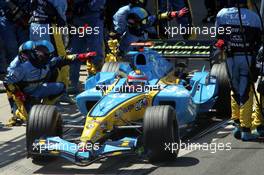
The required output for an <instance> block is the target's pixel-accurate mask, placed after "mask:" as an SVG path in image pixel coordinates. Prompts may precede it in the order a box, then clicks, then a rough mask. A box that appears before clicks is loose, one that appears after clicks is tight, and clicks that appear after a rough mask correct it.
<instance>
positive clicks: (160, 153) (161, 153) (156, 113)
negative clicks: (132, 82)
mask: <svg viewBox="0 0 264 175" xmlns="http://www.w3.org/2000/svg"><path fill="white" fill-rule="evenodd" d="M172 144H174V148H175V146H176V149H175V150H174V151H173V152H172V150H168V149H167V150H166V148H167V147H166V145H170V148H172ZM143 145H144V147H145V149H146V150H147V153H148V157H149V160H150V161H151V162H156V161H164V160H173V159H176V158H177V155H178V152H179V148H180V138H179V128H178V123H177V119H176V113H175V110H174V108H172V107H171V106H153V107H149V108H147V110H146V112H145V115H144V121H143Z"/></svg>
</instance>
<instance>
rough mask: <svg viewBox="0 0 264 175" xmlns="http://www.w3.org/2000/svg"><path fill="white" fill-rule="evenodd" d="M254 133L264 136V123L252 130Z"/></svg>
mask: <svg viewBox="0 0 264 175" xmlns="http://www.w3.org/2000/svg"><path fill="white" fill-rule="evenodd" d="M252 134H255V135H257V136H258V137H264V125H261V126H258V127H257V128H256V129H254V130H253V131H252Z"/></svg>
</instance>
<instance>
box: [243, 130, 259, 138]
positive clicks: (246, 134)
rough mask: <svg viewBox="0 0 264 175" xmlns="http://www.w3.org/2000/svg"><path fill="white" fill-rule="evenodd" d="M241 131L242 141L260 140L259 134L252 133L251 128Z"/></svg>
mask: <svg viewBox="0 0 264 175" xmlns="http://www.w3.org/2000/svg"><path fill="white" fill-rule="evenodd" d="M241 131H242V132H241V140H242V141H254V140H256V139H257V138H258V135H257V134H254V133H251V131H250V128H242V129H241Z"/></svg>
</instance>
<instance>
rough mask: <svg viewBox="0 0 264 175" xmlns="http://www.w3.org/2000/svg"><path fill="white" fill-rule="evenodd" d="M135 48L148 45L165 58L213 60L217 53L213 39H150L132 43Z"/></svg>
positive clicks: (217, 55)
mask: <svg viewBox="0 0 264 175" xmlns="http://www.w3.org/2000/svg"><path fill="white" fill-rule="evenodd" d="M131 46H133V47H134V48H137V49H142V48H144V47H148V48H150V49H153V50H155V51H157V52H158V53H159V54H161V55H162V56H163V57H165V58H166V59H183V58H186V59H194V60H203V61H210V62H211V61H213V60H216V57H217V58H218V57H219V54H217V53H216V50H215V49H214V47H213V46H214V41H208V40H172V39H168V40H150V41H146V42H138V43H132V44H131Z"/></svg>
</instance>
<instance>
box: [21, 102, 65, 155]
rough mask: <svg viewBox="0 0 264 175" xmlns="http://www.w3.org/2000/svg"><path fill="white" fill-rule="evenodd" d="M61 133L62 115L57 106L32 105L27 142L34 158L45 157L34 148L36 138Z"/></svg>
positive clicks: (28, 150) (28, 151) (29, 151)
mask: <svg viewBox="0 0 264 175" xmlns="http://www.w3.org/2000/svg"><path fill="white" fill-rule="evenodd" d="M61 134H62V127H61V115H60V114H59V113H58V112H57V110H56V107H55V106H50V105H35V106H33V107H32V109H31V110H30V114H29V119H28V121H27V130H26V143H27V153H28V155H29V156H30V157H32V159H33V160H42V159H43V158H44V157H43V156H42V155H39V154H38V153H39V152H38V150H33V143H34V141H35V140H36V139H40V138H43V139H45V138H47V137H52V136H61ZM46 157H47V156H46Z"/></svg>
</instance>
